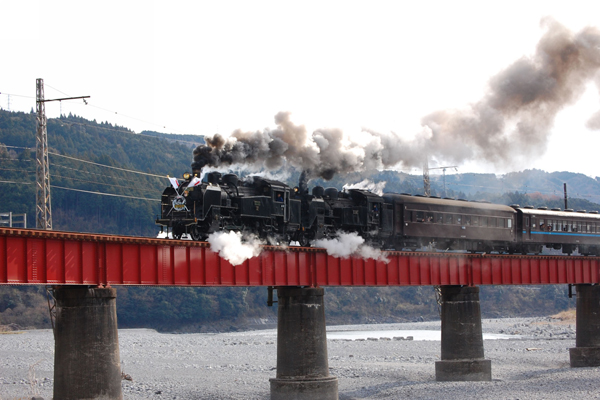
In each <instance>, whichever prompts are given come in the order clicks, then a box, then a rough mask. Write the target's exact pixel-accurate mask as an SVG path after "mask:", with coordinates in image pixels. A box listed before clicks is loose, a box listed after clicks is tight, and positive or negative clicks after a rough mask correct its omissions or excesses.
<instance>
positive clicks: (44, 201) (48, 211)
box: [35, 79, 52, 230]
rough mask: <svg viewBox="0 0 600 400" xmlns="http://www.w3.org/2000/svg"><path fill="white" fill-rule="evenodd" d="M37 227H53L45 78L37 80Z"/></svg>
mask: <svg viewBox="0 0 600 400" xmlns="http://www.w3.org/2000/svg"><path fill="white" fill-rule="evenodd" d="M36 94H37V95H36V112H37V134H36V157H35V158H36V192H35V204H36V207H35V208H36V209H35V224H36V228H38V229H44V230H51V229H52V208H51V206H50V171H49V164H48V132H47V129H46V106H45V104H44V103H45V102H44V80H43V79H37V80H36Z"/></svg>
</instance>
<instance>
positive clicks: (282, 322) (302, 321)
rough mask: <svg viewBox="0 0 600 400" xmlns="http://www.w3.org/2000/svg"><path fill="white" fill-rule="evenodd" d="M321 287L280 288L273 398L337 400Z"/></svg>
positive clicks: (276, 399) (335, 380) (335, 379)
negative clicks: (330, 369)
mask: <svg viewBox="0 0 600 400" xmlns="http://www.w3.org/2000/svg"><path fill="white" fill-rule="evenodd" d="M323 294H324V290H323V289H322V288H301V287H278V288H277V300H278V303H279V304H278V305H279V309H278V320H277V376H276V378H275V379H270V382H271V400H338V381H337V378H336V377H334V376H330V375H329V364H328V361H327V336H326V333H325V309H324V305H323Z"/></svg>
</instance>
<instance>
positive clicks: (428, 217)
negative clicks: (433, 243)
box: [425, 212, 433, 222]
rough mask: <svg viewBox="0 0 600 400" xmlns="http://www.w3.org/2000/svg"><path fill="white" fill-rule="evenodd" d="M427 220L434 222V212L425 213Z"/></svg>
mask: <svg viewBox="0 0 600 400" xmlns="http://www.w3.org/2000/svg"><path fill="white" fill-rule="evenodd" d="M425 222H433V213H430V212H428V213H425Z"/></svg>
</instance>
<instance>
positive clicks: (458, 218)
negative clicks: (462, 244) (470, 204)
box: [456, 215, 462, 225]
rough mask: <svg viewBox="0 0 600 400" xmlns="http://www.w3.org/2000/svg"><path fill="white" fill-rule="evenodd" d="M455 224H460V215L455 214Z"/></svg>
mask: <svg viewBox="0 0 600 400" xmlns="http://www.w3.org/2000/svg"><path fill="white" fill-rule="evenodd" d="M456 224H457V225H461V224H462V215H457V216H456Z"/></svg>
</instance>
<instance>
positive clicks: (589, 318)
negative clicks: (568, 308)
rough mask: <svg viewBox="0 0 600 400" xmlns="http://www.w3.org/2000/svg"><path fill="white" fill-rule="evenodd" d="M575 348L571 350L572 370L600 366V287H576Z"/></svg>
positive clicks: (582, 285) (581, 285) (580, 285)
mask: <svg viewBox="0 0 600 400" xmlns="http://www.w3.org/2000/svg"><path fill="white" fill-rule="evenodd" d="M576 288H577V314H576V321H575V324H576V337H575V347H572V348H570V349H569V353H570V356H571V357H570V358H571V368H578V367H599V366H600V286H599V285H588V284H586V285H584V284H579V285H576Z"/></svg>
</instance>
